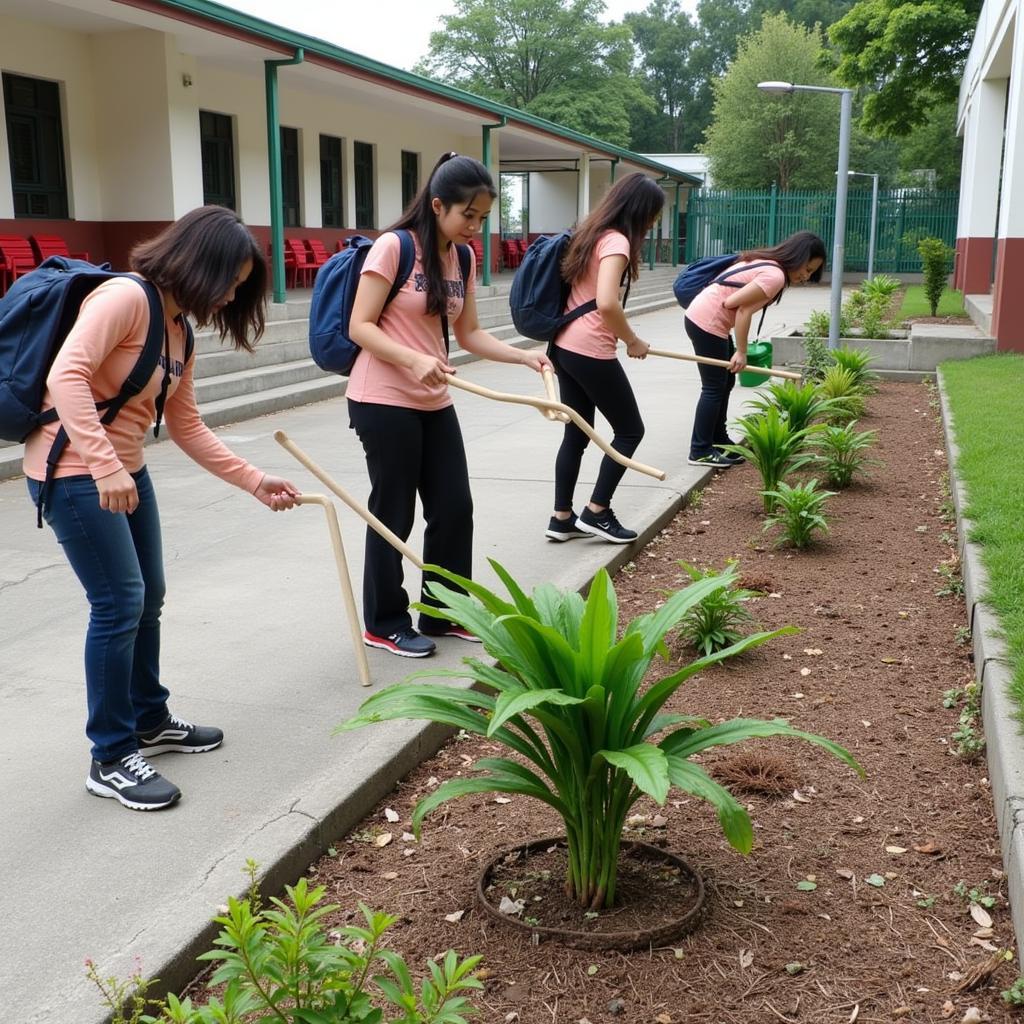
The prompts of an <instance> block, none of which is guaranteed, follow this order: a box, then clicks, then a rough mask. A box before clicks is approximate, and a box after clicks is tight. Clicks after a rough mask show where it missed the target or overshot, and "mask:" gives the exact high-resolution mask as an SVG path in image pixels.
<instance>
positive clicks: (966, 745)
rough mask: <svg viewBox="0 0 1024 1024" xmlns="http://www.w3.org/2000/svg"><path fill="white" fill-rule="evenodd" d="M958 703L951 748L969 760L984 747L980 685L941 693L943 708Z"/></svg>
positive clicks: (975, 684) (955, 688) (958, 755)
mask: <svg viewBox="0 0 1024 1024" xmlns="http://www.w3.org/2000/svg"><path fill="white" fill-rule="evenodd" d="M959 704H962V705H963V706H962V707H961V708H960V715H959V717H958V719H957V724H956V729H954V730H953V732H952V734H951V735H950V740H951V741H952V746H951V749H952V751H953V753H954V754H956V755H957V757H962V758H964V759H965V760H967V761H970V760H973V759H974V758H975V757H977V756H978V755H979V754H980V753H981V752H982V751H983V750H984V749H985V737H984V736H982V734H981V733H980V732H979V731H978V723H979V722H980V721H981V686H980V685H979V684H978V683H976V682H973V681H972V682H969V683H968V684H967V685H966V686H964V687H963V688H962V689H961V688H959V687H953V689H950V690H947V691H946V692H945V693H944V694H943V696H942V706H943V707H944V708H955V707H956V706H957V705H959ZM975 902H978V901H977V900H975Z"/></svg>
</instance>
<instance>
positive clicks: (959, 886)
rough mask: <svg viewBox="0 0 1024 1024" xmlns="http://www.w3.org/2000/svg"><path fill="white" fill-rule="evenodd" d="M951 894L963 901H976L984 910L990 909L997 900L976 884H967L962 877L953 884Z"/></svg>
mask: <svg viewBox="0 0 1024 1024" xmlns="http://www.w3.org/2000/svg"><path fill="white" fill-rule="evenodd" d="M953 895H954V896H959V897H960V899H962V900H963V901H964V902H965V903H976V904H977V905H978V906H979V907H984V908H985V909H986V910H991V909H992V908H993V907H994V906H995V905H996V903H997V902H998V901H997V900H996V898H995V896H989V895H988V894H987V893H986V892H985V890H984V889H983V888H982V889H979V888H978V887H977V886H976V885H971V886H969V885H968V884H967V882H966V881H965V880H964V879H963V878H961V879H960V881H959V882H957V883H956V885H954V886H953Z"/></svg>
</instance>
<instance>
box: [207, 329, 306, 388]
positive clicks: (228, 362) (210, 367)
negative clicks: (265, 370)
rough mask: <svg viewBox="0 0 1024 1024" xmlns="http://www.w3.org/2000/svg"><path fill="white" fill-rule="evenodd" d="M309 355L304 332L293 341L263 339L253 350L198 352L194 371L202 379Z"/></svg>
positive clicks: (285, 361)
mask: <svg viewBox="0 0 1024 1024" xmlns="http://www.w3.org/2000/svg"><path fill="white" fill-rule="evenodd" d="M308 358H309V341H308V339H307V338H306V337H305V335H303V336H302V337H301V338H295V339H294V340H291V341H278V342H274V343H273V344H269V345H268V344H264V343H263V342H262V341H261V342H260V343H259V344H258V345H257V346H256V348H255V350H254V351H252V352H235V351H234V349H230V348H225V349H220V350H219V351H214V352H200V353H198V354H197V355H196V364H195V371H194V373H195V379H196V380H197V381H198V380H203V379H205V378H207V377H216V376H218V375H219V374H222V373H232V372H234V371H235V370H243V369H245V368H246V367H250V368H251V367H256V366H271V365H274V364H277V363H288V362H292V361H293V360H299V359H308Z"/></svg>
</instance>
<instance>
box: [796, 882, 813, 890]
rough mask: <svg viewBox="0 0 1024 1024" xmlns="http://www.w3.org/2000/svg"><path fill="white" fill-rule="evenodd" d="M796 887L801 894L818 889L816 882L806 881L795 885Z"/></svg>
mask: <svg viewBox="0 0 1024 1024" xmlns="http://www.w3.org/2000/svg"><path fill="white" fill-rule="evenodd" d="M796 887H797V888H798V889H799V890H800V891H801V892H814V890H815V889H817V888H818V883H817V882H808V881H806V880H805V881H803V882H797V883H796Z"/></svg>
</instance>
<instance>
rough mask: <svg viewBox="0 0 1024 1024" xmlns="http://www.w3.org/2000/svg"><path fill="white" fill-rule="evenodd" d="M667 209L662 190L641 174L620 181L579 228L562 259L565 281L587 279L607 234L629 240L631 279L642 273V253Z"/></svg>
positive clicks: (633, 279) (654, 182)
mask: <svg viewBox="0 0 1024 1024" xmlns="http://www.w3.org/2000/svg"><path fill="white" fill-rule="evenodd" d="M664 205H665V193H664V192H663V191H662V190H661V186H660V185H659V184H658V183H657V182H656V181H655V180H654V179H653V178H648V177H647V175H646V174H641V173H640V172H639V171H637V172H636V173H634V174H627V175H626V176H625V177H624V178H619V180H618V181H617V182H615V184H614V185H612V187H611V188H610V189H608V192H607V194H606V195H605V197H604V198H603V199H602V200H601V202H600V203H598V204H597V207H596V208H595V209H594V210H592V211H591V212H590V213H589V214H588V215H587V217H586V218H585V219H584V220H583V222H582V223H581V224H580V225H579V227H578V228H576V230H575V231H574V232H573V236H572V241H571V242H570V243H569V247H568V249H567V250H566V253H565V256H564V257H563V258H562V277H563V278H564V279H565V280H566V281H569V282H570V283H572V282H573V281H578V280H579V279H580V278H581V277H583V276H584V275H585V274H586V272H587V268H588V267H589V265H590V257H591V256H593V254H594V247H595V246H596V245H597V241H598V239H599V238H600V237H601V235H603V234H604V233H605V232H606V231H621V232H622V234H624V235H625V236H626V237H627V238H628V239H629V252H630V256H629V279H630V280H631V281H635V280H636V278H637V274H639V272H640V253H641V251H642V250H643V245H644V238H645V237H646V235H647V231H648V229H649V228H650V226H651V222H652V221H653V220H654V218H655V217H656V216H657V215H658V214H659V213H661V208H662V207H663V206H664Z"/></svg>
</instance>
